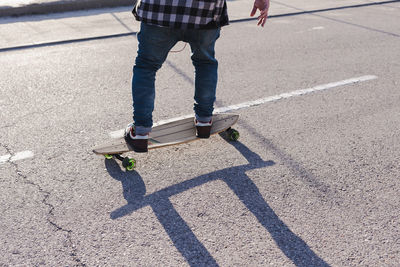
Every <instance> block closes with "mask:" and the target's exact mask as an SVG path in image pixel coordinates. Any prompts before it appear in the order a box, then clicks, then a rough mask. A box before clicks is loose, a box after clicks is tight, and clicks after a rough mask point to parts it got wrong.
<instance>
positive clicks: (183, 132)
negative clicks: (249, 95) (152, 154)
mask: <svg viewBox="0 0 400 267" xmlns="http://www.w3.org/2000/svg"><path fill="white" fill-rule="evenodd" d="M238 119H239V115H237V114H231V113H219V114H214V115H213V124H212V127H211V135H213V134H217V133H221V132H223V131H226V130H228V129H229V131H230V134H233V135H235V136H236V135H237V137H238V135H239V134H238V132H237V131H236V130H233V129H231V126H232V125H234V124H235V123H236V122H237V121H238ZM198 139H200V138H198V137H196V127H195V125H194V117H188V118H184V119H177V120H173V121H169V122H166V123H161V124H159V125H156V126H154V127H153V129H152V131H151V133H150V138H149V147H148V149H155V148H160V147H165V146H171V145H177V144H182V143H187V142H191V141H195V140H198ZM231 139H232V140H234V139H235V137H234V136H233V137H232V138H231ZM129 151H133V149H132V148H131V147H130V146H129V145H128V144H127V143H126V141H125V138H124V137H120V138H116V139H113V140H110V141H108V142H106V143H105V144H103V145H99V146H96V147H94V148H93V152H94V153H96V154H101V155H106V156H109V155H120V154H123V153H126V152H129Z"/></svg>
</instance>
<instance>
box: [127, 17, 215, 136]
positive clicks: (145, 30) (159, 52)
mask: <svg viewBox="0 0 400 267" xmlns="http://www.w3.org/2000/svg"><path fill="white" fill-rule="evenodd" d="M219 34H220V28H217V29H205V30H203V29H201V30H199V29H186V30H182V29H173V28H167V27H159V26H153V25H148V24H145V23H143V22H142V23H141V26H140V32H139V33H138V40H139V49H138V54H137V57H136V61H135V66H134V67H133V78H132V98H133V121H134V123H135V126H136V128H137V131H138V133H139V134H140V132H149V131H150V130H151V127H152V125H153V119H152V113H153V110H154V99H155V76H156V72H157V71H158V70H159V69H160V68H161V66H162V64H163V63H164V61H165V60H166V58H167V55H168V52H169V51H170V50H171V48H172V47H173V46H174V45H175V44H176V43H177V42H178V41H184V42H187V43H189V44H190V48H191V50H192V56H191V59H192V62H193V65H194V67H195V93H194V100H195V104H194V111H195V114H196V117H197V118H198V119H199V120H201V121H208V120H210V119H211V117H212V112H213V110H214V102H215V94H216V87H217V80H218V72H217V71H218V61H217V60H216V59H215V57H214V56H215V51H214V47H215V42H216V40H217V39H218V37H219Z"/></svg>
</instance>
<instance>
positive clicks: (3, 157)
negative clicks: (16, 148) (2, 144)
mask: <svg viewBox="0 0 400 267" xmlns="http://www.w3.org/2000/svg"><path fill="white" fill-rule="evenodd" d="M10 158H11V155H4V156H0V164H2V163H5V162H7V161H8V160H9V159H10Z"/></svg>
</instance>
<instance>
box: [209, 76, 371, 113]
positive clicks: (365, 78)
mask: <svg viewBox="0 0 400 267" xmlns="http://www.w3.org/2000/svg"><path fill="white" fill-rule="evenodd" d="M377 78H378V77H377V76H374V75H367V76H362V77H357V78H351V79H347V80H343V81H338V82H333V83H327V84H322V85H317V86H314V87H311V88H307V89H301V90H296V91H292V92H289V93H283V94H279V95H275V96H269V97H266V98H260V99H257V100H254V101H248V102H244V103H241V104H237V105H231V106H227V107H222V108H217V109H215V112H216V113H222V112H229V111H234V110H238V109H243V108H249V107H253V106H258V105H261V104H265V103H268V102H273V101H278V100H282V99H286V98H290V97H294V96H301V95H305V94H310V93H314V92H317V91H323V90H328V89H331V88H335V87H339V86H343V85H348V84H354V83H359V82H364V81H369V80H374V79H377Z"/></svg>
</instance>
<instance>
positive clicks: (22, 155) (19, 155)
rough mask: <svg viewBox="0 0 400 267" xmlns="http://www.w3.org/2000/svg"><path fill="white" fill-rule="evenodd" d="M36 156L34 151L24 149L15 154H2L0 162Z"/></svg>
mask: <svg viewBox="0 0 400 267" xmlns="http://www.w3.org/2000/svg"><path fill="white" fill-rule="evenodd" d="M33 156H34V154H33V152H32V151H22V152H18V153H16V154H15V155H14V156H11V155H10V154H7V155H4V156H0V164H3V163H6V162H8V161H12V162H14V161H18V160H23V159H28V158H32V157H33Z"/></svg>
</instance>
